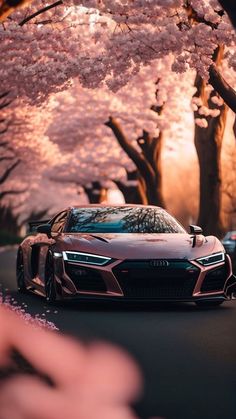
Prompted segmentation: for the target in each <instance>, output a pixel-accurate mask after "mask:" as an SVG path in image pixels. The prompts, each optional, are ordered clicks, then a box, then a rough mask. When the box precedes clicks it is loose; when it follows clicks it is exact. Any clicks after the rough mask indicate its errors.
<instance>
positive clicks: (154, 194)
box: [105, 117, 165, 208]
mask: <svg viewBox="0 0 236 419" xmlns="http://www.w3.org/2000/svg"><path fill="white" fill-rule="evenodd" d="M105 125H106V126H108V127H109V128H111V130H112V132H113V134H114V135H115V137H116V139H117V141H118V143H119V144H120V146H121V147H122V149H123V150H124V151H125V153H126V154H127V155H128V157H129V158H130V159H131V160H132V161H133V163H134V164H135V166H136V167H137V170H138V173H139V175H140V177H141V179H142V181H141V182H142V183H143V186H144V187H143V189H142V190H146V201H147V202H148V204H151V205H158V206H161V207H163V208H165V202H164V198H163V192H162V174H161V150H162V133H160V135H159V136H158V137H152V136H151V135H150V134H149V133H148V132H147V131H145V130H144V131H143V134H142V136H140V137H139V138H137V143H138V145H139V147H140V149H141V152H139V151H138V150H137V149H136V148H135V147H133V146H132V144H131V142H130V141H129V140H128V138H127V137H126V136H125V134H124V132H123V130H122V128H121V126H120V124H119V123H118V121H117V120H116V119H115V118H112V117H110V118H109V120H108V121H107V122H106V123H105Z"/></svg>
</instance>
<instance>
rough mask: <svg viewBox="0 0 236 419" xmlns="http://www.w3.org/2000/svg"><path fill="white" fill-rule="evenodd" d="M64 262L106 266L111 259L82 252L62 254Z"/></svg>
mask: <svg viewBox="0 0 236 419" xmlns="http://www.w3.org/2000/svg"><path fill="white" fill-rule="evenodd" d="M62 254H63V258H64V260H67V261H68V262H78V263H87V264H88V265H99V266H102V265H106V264H107V263H108V262H109V261H110V260H111V258H108V257H105V256H98V255H92V254H90V253H82V252H62Z"/></svg>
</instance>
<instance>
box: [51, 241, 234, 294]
mask: <svg viewBox="0 0 236 419" xmlns="http://www.w3.org/2000/svg"><path fill="white" fill-rule="evenodd" d="M180 236H181V235H178V236H177V235H173V234H172V235H163V234H160V235H145V234H144V235H143V236H142V237H139V239H138V240H137V239H136V240H135V238H134V235H132V237H131V236H130V235H114V234H113V235H110V236H109V234H108V235H105V236H104V235H97V236H96V237H91V236H90V235H80V236H79V237H77V236H76V235H74V236H73V235H70V239H69V240H68V238H67V240H66V242H67V245H66V246H64V243H65V240H63V245H62V248H63V249H62V248H61V249H59V250H58V249H57V250H56V251H54V253H53V255H54V264H55V281H56V289H57V294H58V297H59V298H62V299H65V298H75V297H76V298H78V297H79V298H80V299H88V298H90V299H107V300H109V299H113V300H114V299H116V300H125V301H145V300H147V301H196V302H197V301H200V300H201V301H213V300H214V301H218V302H220V301H224V300H227V299H231V298H234V297H235V296H236V278H235V277H234V276H233V274H232V266H231V261H230V258H229V256H228V255H227V254H226V253H225V252H224V250H223V248H222V247H221V245H220V243H219V242H218V243H217V245H215V244H214V243H215V242H214V241H215V238H211V237H209V238H207V239H205V238H203V236H202V239H201V240H200V241H199V240H198V243H197V244H196V246H195V248H193V247H192V239H191V237H190V236H189V235H182V236H181V237H180ZM137 241H138V244H137ZM72 243H73V245H72ZM82 243H83V246H82ZM81 248H82V249H83V250H80V251H79V250H78V249H81ZM89 249H90V251H89ZM91 250H92V251H91ZM215 250H216V251H215Z"/></svg>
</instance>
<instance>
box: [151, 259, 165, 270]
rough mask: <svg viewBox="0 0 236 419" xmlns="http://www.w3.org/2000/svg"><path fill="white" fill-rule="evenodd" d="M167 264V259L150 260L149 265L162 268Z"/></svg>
mask: <svg viewBox="0 0 236 419" xmlns="http://www.w3.org/2000/svg"><path fill="white" fill-rule="evenodd" d="M169 264H170V263H169V262H168V260H150V265H151V266H152V267H154V268H157V267H161V268H164V267H167V266H169Z"/></svg>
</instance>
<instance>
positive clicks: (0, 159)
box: [0, 156, 15, 163]
mask: <svg viewBox="0 0 236 419" xmlns="http://www.w3.org/2000/svg"><path fill="white" fill-rule="evenodd" d="M14 159H15V157H10V156H9V157H8V156H4V157H0V163H1V162H2V161H7V160H8V161H10V160H14Z"/></svg>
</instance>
